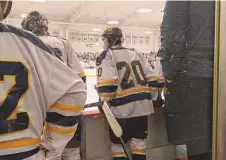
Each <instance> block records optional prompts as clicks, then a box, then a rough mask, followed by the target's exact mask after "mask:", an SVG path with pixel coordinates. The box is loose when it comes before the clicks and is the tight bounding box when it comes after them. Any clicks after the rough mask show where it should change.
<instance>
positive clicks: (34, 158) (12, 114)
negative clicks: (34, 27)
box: [0, 23, 86, 160]
mask: <svg viewBox="0 0 226 160" xmlns="http://www.w3.org/2000/svg"><path fill="white" fill-rule="evenodd" d="M85 100H86V89H85V85H84V83H83V82H82V80H81V78H80V77H79V76H78V75H77V74H75V73H74V72H73V71H72V70H71V69H69V68H68V66H67V65H65V63H63V62H62V61H60V60H59V59H58V58H56V56H54V55H53V52H52V50H51V49H50V48H48V47H47V46H46V45H45V44H44V43H43V42H42V41H41V40H40V39H39V38H38V37H36V36H35V35H33V34H32V33H30V32H26V31H24V30H21V29H18V28H15V27H12V26H10V25H5V24H1V23H0V159H1V160H3V159H4V160H8V159H15V160H18V159H27V160H44V159H45V157H44V153H42V152H41V151H39V150H38V148H39V145H40V143H42V145H43V146H44V147H45V148H46V149H47V150H49V152H47V157H48V153H51V154H55V155H56V157H58V155H59V156H60V155H61V153H62V151H63V149H64V147H65V146H66V144H67V143H68V141H69V140H70V139H71V138H72V137H73V135H74V133H75V131H76V127H77V119H79V116H80V114H81V111H82V109H83V106H84V104H85ZM44 122H45V127H44V129H43V123H44ZM41 135H42V137H41ZM16 153H17V154H16ZM36 153H38V154H36ZM22 157H23V158H22ZM55 160H57V158H55Z"/></svg>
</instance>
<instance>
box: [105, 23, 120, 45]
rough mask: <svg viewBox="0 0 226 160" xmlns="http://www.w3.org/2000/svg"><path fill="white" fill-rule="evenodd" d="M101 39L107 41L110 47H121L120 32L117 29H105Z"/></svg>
mask: <svg viewBox="0 0 226 160" xmlns="http://www.w3.org/2000/svg"><path fill="white" fill-rule="evenodd" d="M102 37H104V38H106V39H107V40H108V44H109V45H110V46H116V45H122V43H123V39H122V37H123V35H122V30H121V29H120V28H119V27H110V28H107V29H106V30H105V31H104V33H103V34H102Z"/></svg>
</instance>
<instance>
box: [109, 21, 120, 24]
mask: <svg viewBox="0 0 226 160" xmlns="http://www.w3.org/2000/svg"><path fill="white" fill-rule="evenodd" d="M107 24H119V21H108V22H107Z"/></svg>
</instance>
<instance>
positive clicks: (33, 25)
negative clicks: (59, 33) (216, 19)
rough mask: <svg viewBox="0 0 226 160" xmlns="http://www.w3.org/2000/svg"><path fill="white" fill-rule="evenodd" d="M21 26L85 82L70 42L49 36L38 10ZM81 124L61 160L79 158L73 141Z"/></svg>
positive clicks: (44, 20) (45, 19)
mask: <svg viewBox="0 0 226 160" xmlns="http://www.w3.org/2000/svg"><path fill="white" fill-rule="evenodd" d="M21 26H22V28H23V29H26V30H29V31H31V32H33V33H34V34H36V35H38V36H39V37H40V38H41V39H42V40H43V41H44V42H45V43H46V44H48V45H49V46H50V47H51V48H53V49H54V50H55V52H57V53H58V55H59V56H61V58H62V59H63V61H64V62H65V63H66V64H67V65H68V66H69V67H70V68H71V69H72V70H73V71H74V72H75V73H77V74H78V75H79V76H80V77H81V78H82V79H83V81H84V82H86V76H85V72H84V69H83V67H82V64H81V62H80V60H79V59H78V57H77V55H76V53H75V51H74V49H73V48H72V45H71V43H70V42H69V41H68V40H66V39H63V38H61V37H55V36H50V35H49V32H48V19H47V18H46V16H45V15H44V14H42V13H40V12H37V11H32V12H30V13H29V14H28V15H27V16H26V17H25V18H24V19H23V21H22V23H21ZM80 134H81V125H80V123H79V128H78V131H77V132H76V135H75V136H74V138H73V139H72V140H71V142H70V143H69V144H68V146H67V147H66V149H65V151H64V152H63V154H62V158H63V160H71V159H73V160H80V159H81V158H80V149H79V147H78V145H77V144H75V143H74V142H75V141H76V140H77V141H80V139H81V135H80Z"/></svg>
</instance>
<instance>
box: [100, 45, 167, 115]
mask: <svg viewBox="0 0 226 160" xmlns="http://www.w3.org/2000/svg"><path fill="white" fill-rule="evenodd" d="M163 85H164V81H163V80H161V79H159V78H158V77H157V76H156V75H155V73H154V70H153V69H152V68H151V67H150V65H149V63H148V61H147V59H146V58H145V56H144V55H143V54H141V53H138V52H137V51H136V50H134V49H127V48H124V47H121V46H116V47H113V48H111V49H108V50H104V51H103V52H102V53H101V54H100V55H99V56H98V58H97V90H98V93H99V96H100V99H101V100H102V101H109V103H110V108H111V110H112V112H113V114H114V115H115V116H116V117H117V118H130V117H138V116H144V115H149V114H151V113H153V112H154V109H153V104H152V100H156V98H157V96H158V91H159V90H160V89H162V87H163Z"/></svg>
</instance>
